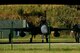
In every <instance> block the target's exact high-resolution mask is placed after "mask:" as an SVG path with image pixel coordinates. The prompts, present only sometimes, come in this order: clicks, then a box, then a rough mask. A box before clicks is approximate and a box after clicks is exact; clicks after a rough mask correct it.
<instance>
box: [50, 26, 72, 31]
mask: <svg viewBox="0 0 80 53" xmlns="http://www.w3.org/2000/svg"><path fill="white" fill-rule="evenodd" d="M50 30H51V31H63V30H73V29H70V28H52V27H50Z"/></svg>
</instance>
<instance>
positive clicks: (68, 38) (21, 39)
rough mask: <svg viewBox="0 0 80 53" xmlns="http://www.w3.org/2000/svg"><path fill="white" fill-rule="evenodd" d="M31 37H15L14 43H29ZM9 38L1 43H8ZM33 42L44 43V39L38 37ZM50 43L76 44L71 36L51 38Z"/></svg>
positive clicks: (0, 40) (1, 40)
mask: <svg viewBox="0 0 80 53" xmlns="http://www.w3.org/2000/svg"><path fill="white" fill-rule="evenodd" d="M30 37H31V36H29V35H28V36H25V37H20V36H19V37H16V38H15V37H14V38H13V42H29V41H30ZM8 41H9V40H8V38H4V39H0V42H8ZM44 41H45V42H46V40H45V39H44ZM33 42H42V37H41V36H40V35H37V36H36V37H35V38H33ZM50 42H75V39H74V38H73V37H71V36H66V35H64V36H60V37H58V38H56V37H53V36H50Z"/></svg>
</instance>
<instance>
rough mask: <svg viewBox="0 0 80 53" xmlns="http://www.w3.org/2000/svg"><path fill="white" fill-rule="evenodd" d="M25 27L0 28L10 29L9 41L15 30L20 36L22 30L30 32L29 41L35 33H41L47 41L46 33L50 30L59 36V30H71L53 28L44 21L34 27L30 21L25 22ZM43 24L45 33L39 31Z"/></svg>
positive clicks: (22, 35)
mask: <svg viewBox="0 0 80 53" xmlns="http://www.w3.org/2000/svg"><path fill="white" fill-rule="evenodd" d="M27 25H28V26H27V27H26V28H0V30H10V33H9V42H10V43H11V40H12V38H13V35H12V34H13V31H15V32H18V31H19V32H20V33H19V35H20V36H21V37H24V36H25V35H26V34H25V33H24V32H30V34H31V35H32V36H31V38H30V42H32V39H33V37H35V36H36V35H37V34H41V35H42V36H45V37H46V42H48V35H49V34H50V33H51V31H54V36H55V37H59V36H60V33H59V31H62V30H72V29H67V28H53V27H51V26H48V24H46V23H44V22H43V23H41V24H40V26H37V27H35V26H34V25H33V24H31V23H27ZM43 25H45V26H46V27H47V30H48V32H47V33H42V32H41V27H42V26H43ZM42 42H44V40H43V39H42Z"/></svg>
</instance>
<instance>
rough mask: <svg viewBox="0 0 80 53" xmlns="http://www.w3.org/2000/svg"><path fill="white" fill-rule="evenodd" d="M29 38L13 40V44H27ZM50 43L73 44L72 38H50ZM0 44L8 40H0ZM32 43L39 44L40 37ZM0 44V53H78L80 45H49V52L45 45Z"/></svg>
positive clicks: (47, 45)
mask: <svg viewBox="0 0 80 53" xmlns="http://www.w3.org/2000/svg"><path fill="white" fill-rule="evenodd" d="M29 38H30V37H27V36H26V37H23V38H21V37H18V38H14V39H13V42H26V41H27V42H28V41H29ZM50 41H51V42H75V39H74V38H73V37H69V36H66V37H59V38H55V37H51V39H50ZM0 42H8V39H0ZM33 42H41V37H39V36H37V37H36V38H33ZM11 46H12V45H11V44H0V53H80V43H65V44H60V43H59V44H58V43H51V44H50V47H51V48H50V50H49V44H47V43H43V44H41V43H38V44H37V43H35V44H31V43H30V44H29V43H28V44H13V48H11Z"/></svg>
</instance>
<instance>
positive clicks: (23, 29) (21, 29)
mask: <svg viewBox="0 0 80 53" xmlns="http://www.w3.org/2000/svg"><path fill="white" fill-rule="evenodd" d="M0 30H13V31H28V29H27V28H0Z"/></svg>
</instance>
